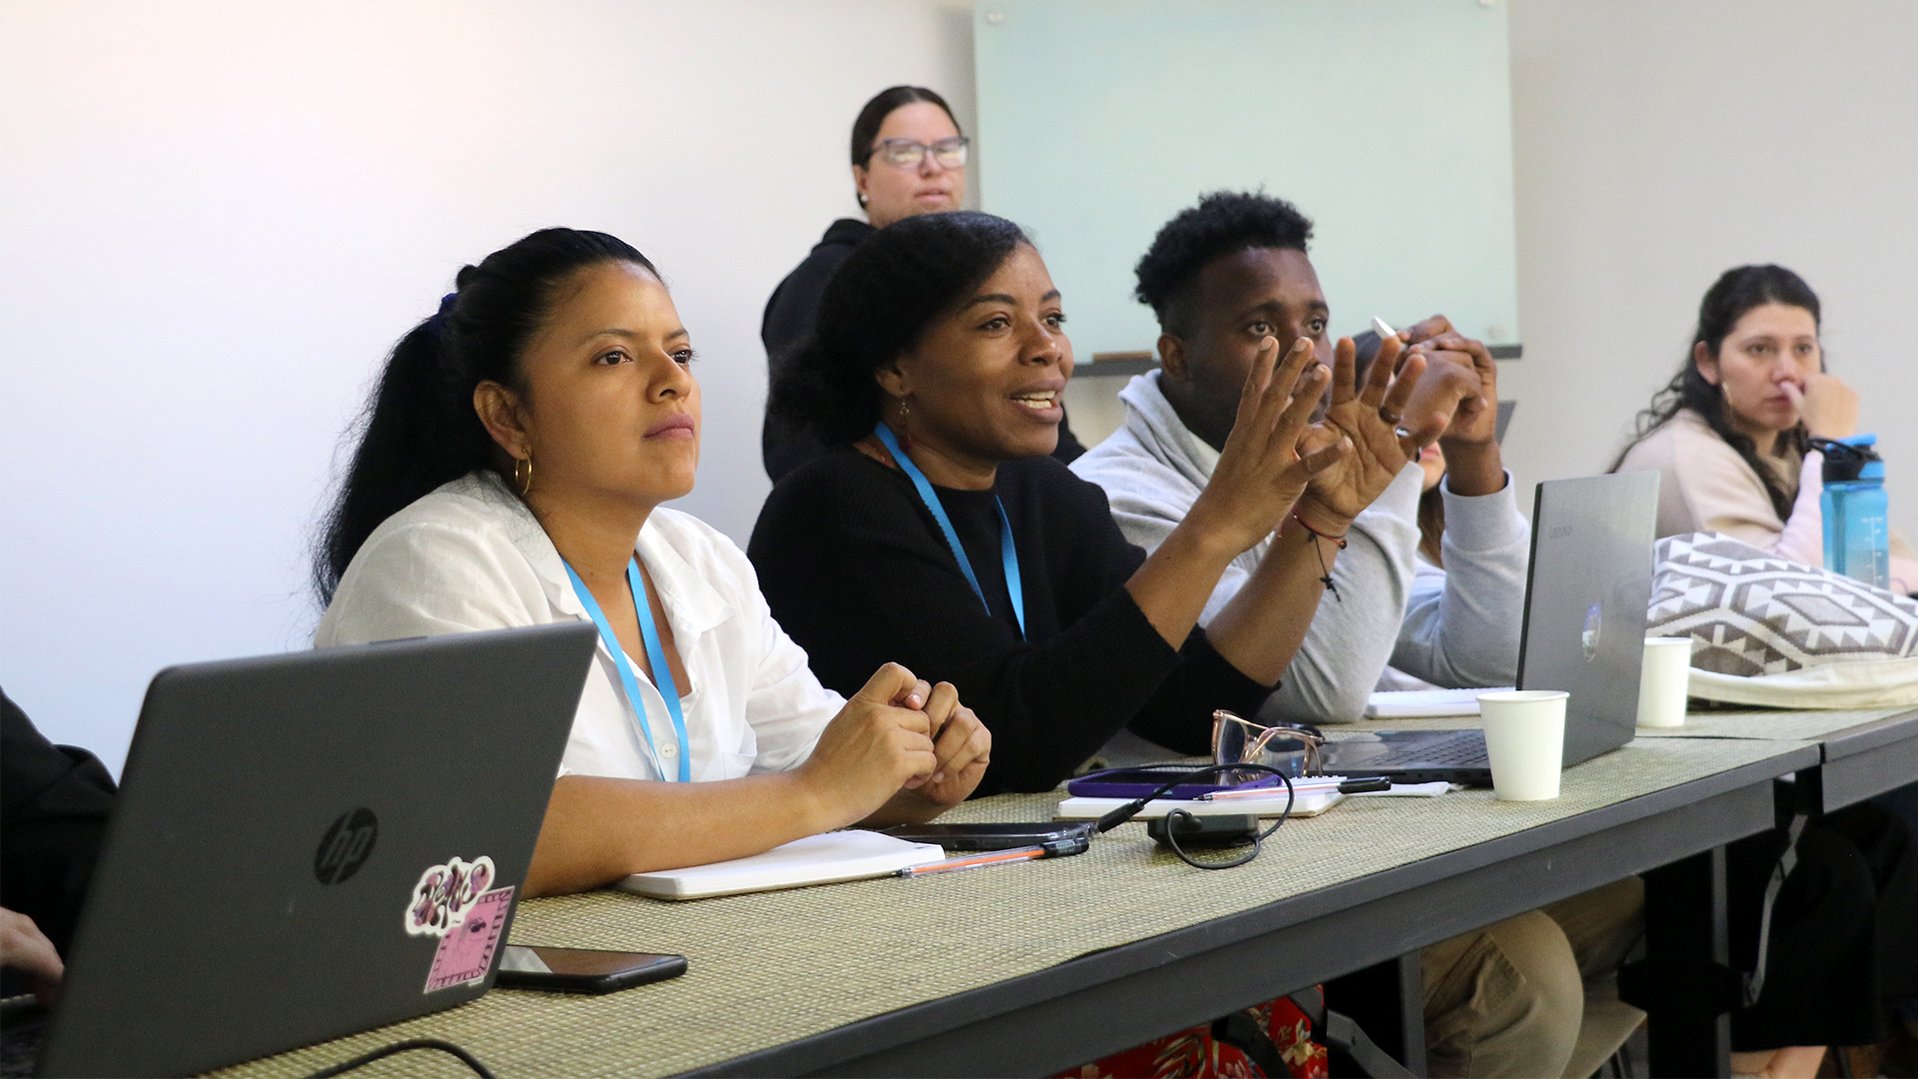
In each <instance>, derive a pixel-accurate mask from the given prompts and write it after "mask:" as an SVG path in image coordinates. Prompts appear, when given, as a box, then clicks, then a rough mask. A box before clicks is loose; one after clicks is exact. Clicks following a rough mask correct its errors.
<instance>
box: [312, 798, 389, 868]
mask: <svg viewBox="0 0 1918 1079" xmlns="http://www.w3.org/2000/svg"><path fill="white" fill-rule="evenodd" d="M379 838H380V819H379V818H378V817H375V816H374V815H373V811H372V810H370V809H367V808H365V807H363V806H362V807H360V808H358V809H354V810H353V811H351V812H348V813H342V814H340V815H339V817H338V818H336V819H335V820H334V821H333V826H332V827H330V828H328V829H327V830H326V835H324V836H322V837H321V838H320V847H319V849H318V850H316V851H314V852H313V875H314V876H316V877H318V878H320V883H321V884H339V883H342V882H344V881H346V880H347V879H349V878H350V877H352V876H353V874H355V873H358V872H359V871H360V867H361V866H363V865H365V864H366V860H367V858H369V857H371V856H372V854H373V844H374V843H375V842H377V841H378V840H379Z"/></svg>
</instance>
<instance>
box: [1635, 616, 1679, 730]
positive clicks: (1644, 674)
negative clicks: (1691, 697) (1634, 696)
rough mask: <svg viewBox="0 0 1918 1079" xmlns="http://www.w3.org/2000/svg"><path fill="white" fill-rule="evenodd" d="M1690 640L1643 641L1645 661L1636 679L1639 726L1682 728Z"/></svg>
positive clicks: (1650, 638)
mask: <svg viewBox="0 0 1918 1079" xmlns="http://www.w3.org/2000/svg"><path fill="white" fill-rule="evenodd" d="M1691 671H1692V639H1691V638H1690V637H1647V638H1645V661H1644V665H1643V666H1642V667H1641V668H1640V669H1639V675H1638V725H1639V726H1641V727H1683V726H1684V725H1685V696H1686V691H1687V689H1688V688H1689V687H1690V686H1691V677H1692V675H1691Z"/></svg>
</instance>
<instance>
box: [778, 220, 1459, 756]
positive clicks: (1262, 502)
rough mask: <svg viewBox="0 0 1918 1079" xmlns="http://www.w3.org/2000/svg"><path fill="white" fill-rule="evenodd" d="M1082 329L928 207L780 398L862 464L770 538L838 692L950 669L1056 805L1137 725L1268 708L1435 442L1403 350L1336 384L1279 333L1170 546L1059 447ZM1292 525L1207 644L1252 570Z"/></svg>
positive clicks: (873, 250)
mask: <svg viewBox="0 0 1918 1079" xmlns="http://www.w3.org/2000/svg"><path fill="white" fill-rule="evenodd" d="M1064 321H1065V312H1064V309H1063V306H1062V303H1061V300H1060V295H1059V290H1058V289H1056V288H1054V287H1053V284H1052V280H1051V277H1050V276H1049V274H1048V273H1047V271H1046V267H1045V262H1044V261H1043V260H1042V259H1041V258H1040V257H1039V253H1038V252H1037V251H1036V250H1034V249H1033V247H1032V244H1031V242H1030V241H1029V240H1027V238H1026V236H1025V234H1024V233H1023V232H1021V231H1020V230H1019V227H1018V226H1017V225H1014V224H1013V223H1012V222H1010V221H1007V220H1004V219H1003V218H998V217H993V216H991V215H988V214H979V213H966V212H960V213H949V214H931V215H925V216H919V217H911V218H907V219H906V220H903V221H900V222H897V223H895V224H893V225H891V226H889V227H888V228H885V229H881V230H879V231H878V232H877V233H875V234H874V235H873V236H872V237H870V238H869V239H867V240H866V242H865V243H864V244H863V245H862V246H861V247H860V249H859V250H858V251H856V252H854V253H853V255H852V256H851V257H850V258H848V259H847V260H846V261H845V263H844V264H842V265H841V266H840V268H839V271H838V273H837V274H835V275H834V277H833V279H832V282H831V284H830V285H829V286H828V288H827V290H826V295H825V298H824V303H823V305H822V307H821V311H820V319H819V330H818V335H817V337H816V339H815V343H814V345H813V346H812V347H811V348H809V349H808V351H807V352H806V353H805V355H804V356H803V357H802V358H801V362H799V363H797V364H795V365H794V366H793V367H792V368H790V369H789V370H788V372H787V377H786V378H785V379H783V380H782V381H781V382H780V383H778V384H777V385H776V386H775V387H774V394H773V405H774V407H775V409H780V410H783V412H784V414H785V415H786V416H788V417H790V418H791V419H793V420H795V421H797V422H801V423H804V424H806V425H808V426H809V427H811V428H812V430H814V431H815V432H816V433H817V434H818V435H819V436H820V438H821V440H822V441H824V442H825V443H827V444H828V445H833V446H836V447H837V448H836V449H834V450H832V451H831V452H829V453H827V454H826V455H825V456H823V457H821V458H819V459H818V460H816V461H813V462H812V463H810V464H808V465H806V466H804V467H802V468H800V469H799V470H798V471H795V472H794V473H792V474H791V475H789V476H788V477H786V479H784V480H782V481H781V482H780V483H779V484H778V486H776V487H775V488H774V489H773V493H772V496H771V497H770V498H769V499H768V500H767V502H766V505H765V508H764V509H763V510H762V511H761V512H760V516H759V522H758V524H757V525H756V526H755V527H754V529H753V536H752V542H751V543H750V545H749V546H748V550H747V553H748V555H749V556H750V557H751V558H752V560H753V563H754V565H755V566H756V567H757V568H758V570H759V576H760V582H761V585H762V587H763V588H764V589H765V590H766V598H767V600H768V602H769V603H771V605H772V608H773V612H774V615H775V616H776V617H777V618H778V619H779V622H780V624H781V625H782V626H784V627H785V628H786V630H787V632H789V633H791V634H792V635H793V639H794V640H796V641H799V642H800V644H801V646H802V647H804V648H805V649H806V651H807V654H808V656H809V658H810V661H811V663H812V666H813V670H815V671H816V672H818V674H819V676H820V679H821V680H822V681H824V682H825V683H826V684H827V685H845V684H847V683H848V682H849V680H850V679H851V678H852V676H853V672H854V671H856V670H858V669H859V668H860V667H862V666H865V665H867V663H868V660H869V657H871V656H872V655H875V654H877V653H879V652H882V651H883V652H886V653H888V654H891V655H896V656H898V657H899V658H900V660H901V661H902V662H905V663H907V664H909V665H912V666H913V667H914V669H917V670H925V671H929V672H937V674H938V676H939V677H942V678H947V679H950V680H951V681H952V682H953V684H954V685H956V686H957V687H958V688H959V692H960V694H961V695H962V696H964V697H965V699H966V700H967V701H968V702H970V703H971V704H972V706H973V707H974V708H976V709H978V711H979V716H980V719H981V721H982V722H984V723H985V724H986V725H987V726H989V727H990V728H991V729H992V731H993V739H994V745H993V759H992V763H991V765H990V766H989V767H988V769H987V772H986V776H985V778H984V780H982V781H981V784H980V788H979V789H980V791H981V792H985V791H1003V790H1046V789H1049V788H1051V787H1053V786H1054V785H1056V784H1057V783H1059V782H1060V781H1061V780H1063V779H1064V778H1065V777H1066V776H1067V775H1068V774H1070V773H1071V771H1072V770H1073V768H1075V767H1076V766H1078V765H1079V764H1080V763H1082V762H1084V761H1085V760H1086V758H1088V757H1090V756H1091V755H1092V754H1093V753H1094V752H1095V751H1097V750H1098V749H1099V748H1100V747H1101V746H1102V745H1104V744H1105V742H1106V741H1107V739H1109V738H1110V737H1111V736H1112V735H1114V734H1116V733H1117V732H1118V731H1119V730H1120V729H1121V728H1124V727H1126V726H1128V725H1130V726H1131V727H1132V728H1133V729H1135V730H1136V731H1137V732H1138V733H1140V734H1143V735H1144V736H1146V737H1147V738H1150V739H1151V740H1152V741H1155V742H1157V743H1159V744H1161V745H1165V746H1170V747H1173V748H1174V749H1176V750H1178V751H1181V752H1186V753H1205V752H1208V751H1209V749H1210V737H1211V729H1212V713H1213V710H1215V709H1220V708H1226V709H1232V710H1235V711H1241V712H1242V714H1247V715H1250V714H1251V713H1250V712H1245V711H1244V710H1245V709H1256V708H1257V706H1258V704H1259V703H1260V702H1261V701H1263V700H1264V699H1265V697H1266V696H1267V695H1268V694H1270V692H1271V691H1272V687H1273V685H1274V683H1276V682H1277V681H1278V677H1279V674H1280V672H1282V671H1283V670H1284V669H1285V666H1286V664H1287V663H1289V662H1290V661H1291V658H1292V655H1293V653H1294V652H1295V651H1296V650H1297V648H1298V645H1299V642H1300V640H1301V639H1302V638H1303V636H1304V634H1305V627H1306V625H1307V624H1308V623H1309V622H1310V621H1311V618H1312V613H1313V611H1314V610H1315V609H1316V608H1317V606H1318V604H1319V597H1320V594H1321V593H1322V591H1323V590H1324V585H1323V583H1322V582H1323V581H1324V580H1326V579H1327V576H1328V574H1329V572H1330V570H1329V567H1330V566H1331V565H1332V564H1333V561H1334V560H1335V559H1336V558H1337V557H1338V553H1339V548H1340V546H1341V545H1342V541H1341V538H1340V537H1342V536H1343V534H1344V532H1345V530H1346V529H1347V527H1349V525H1350V523H1351V518H1352V517H1353V516H1355V515H1356V514H1357V513H1358V511H1359V510H1360V509H1362V508H1363V507H1364V506H1365V505H1367V504H1369V503H1370V502H1371V501H1372V499H1374V498H1375V497H1377V495H1378V494H1379V492H1380V491H1382V490H1384V489H1385V487H1386V486H1387V484H1389V483H1390V482H1391V480H1392V478H1393V477H1394V476H1396V475H1397V474H1398V471H1399V469H1400V468H1401V467H1402V466H1403V465H1404V464H1405V463H1406V461H1407V459H1408V458H1409V457H1410V456H1411V454H1412V453H1414V452H1416V446H1409V445H1408V443H1409V442H1410V441H1411V440H1410V438H1409V436H1408V437H1401V436H1400V435H1398V434H1397V433H1395V427H1396V425H1397V422H1398V419H1399V416H1400V414H1402V413H1403V412H1404V410H1405V407H1406V401H1407V399H1408V398H1409V397H1410V396H1411V392H1412V389H1413V387H1414V385H1415V384H1416V382H1417V380H1418V377H1419V374H1420V373H1421V372H1422V371H1423V370H1424V360H1423V359H1422V358H1420V357H1416V356H1415V357H1413V358H1412V359H1410V360H1409V361H1407V363H1406V365H1405V367H1404V370H1403V372H1401V373H1400V374H1399V375H1398V376H1397V377H1396V379H1395V378H1394V374H1393V370H1392V368H1393V364H1392V363H1391V362H1390V361H1391V360H1392V359H1393V358H1395V357H1396V356H1397V354H1398V350H1399V343H1398V342H1397V341H1396V340H1394V341H1392V342H1389V343H1388V344H1387V345H1386V346H1385V348H1386V352H1385V353H1383V354H1382V357H1383V358H1384V359H1385V360H1386V361H1387V362H1385V363H1381V364H1375V365H1374V367H1373V371H1372V373H1371V375H1372V377H1369V378H1368V379H1367V380H1366V381H1365V383H1364V385H1363V386H1357V385H1354V381H1353V374H1352V371H1353V364H1352V352H1351V343H1350V342H1349V341H1347V342H1342V343H1341V346H1340V348H1339V351H1338V357H1337V364H1336V374H1334V373H1333V372H1328V370H1327V369H1326V367H1325V366H1324V365H1323V364H1321V363H1320V362H1319V361H1318V359H1317V357H1316V356H1315V353H1314V349H1313V342H1312V341H1310V340H1306V339H1301V340H1300V342H1299V344H1298V345H1297V347H1295V348H1293V349H1291V350H1289V351H1288V352H1287V353H1286V355H1285V356H1284V357H1283V358H1282V359H1281V357H1280V356H1279V354H1278V344H1277V341H1276V340H1275V339H1273V338H1270V337H1268V338H1266V339H1265V341H1264V343H1263V346H1262V347H1261V348H1260V349H1259V351H1258V354H1257V357H1256V359H1253V358H1251V357H1248V361H1247V364H1246V367H1247V370H1246V371H1244V372H1243V373H1242V375H1240V379H1241V381H1242V382H1243V384H1244V390H1243V393H1242V396H1241V398H1240V402H1239V406H1238V412H1237V422H1236V425H1235V426H1234V427H1233V428H1232V432H1231V435H1230V437H1229V438H1227V439H1226V441H1225V445H1224V448H1223V450H1222V451H1221V453H1220V456H1219V462H1218V465H1217V467H1216V468H1215V469H1214V471H1213V474H1212V478H1211V481H1210V483H1209V484H1208V485H1207V486H1206V488H1205V489H1204V491H1203V492H1202V493H1201V494H1200V495H1199V497H1198V500H1197V502H1196V504H1195V505H1194V506H1193V507H1192V509H1191V511H1190V512H1189V513H1188V514H1187V515H1186V518H1185V520H1184V522H1183V523H1182V524H1180V525H1179V526H1178V527H1177V528H1176V529H1175V530H1174V531H1173V533H1172V534H1171V536H1170V538H1169V539H1167V541H1166V542H1165V543H1164V544H1163V545H1162V546H1160V547H1159V548H1158V550H1156V551H1154V552H1153V553H1152V554H1151V555H1150V556H1147V555H1146V554H1145V553H1144V552H1143V551H1141V550H1140V549H1139V548H1137V547H1134V546H1133V545H1131V544H1129V543H1127V542H1126V541H1125V538H1124V537H1123V536H1122V535H1121V534H1120V533H1119V530H1118V526H1117V525H1116V524H1115V523H1114V522H1113V520H1112V515H1111V511H1110V509H1109V508H1108V506H1107V504H1106V498H1105V495H1104V493H1103V492H1102V491H1101V490H1100V489H1099V488H1098V487H1097V486H1094V485H1093V484H1091V483H1088V482H1087V481H1085V480H1082V479H1079V478H1078V477H1077V476H1075V475H1073V474H1072V472H1071V471H1070V470H1069V469H1067V468H1066V467H1065V466H1064V465H1062V464H1060V463H1059V462H1058V461H1056V460H1054V459H1052V458H1051V457H1050V456H1049V454H1050V453H1051V452H1052V450H1053V448H1054V446H1055V444H1056V441H1057V438H1058V424H1059V420H1060V409H1059V395H1060V393H1061V391H1062V390H1063V389H1064V387H1065V384H1066V380H1067V379H1068V378H1069V377H1070V375H1071V373H1072V366H1073V362H1072V346H1071V342H1070V341H1069V340H1067V338H1066V335H1065V332H1064V328H1063V324H1064ZM1328 358H1329V357H1328ZM1328 384H1330V385H1332V386H1333V387H1334V392H1333V403H1332V405H1331V406H1330V409H1329V411H1328V413H1327V418H1326V420H1324V421H1322V422H1321V423H1320V424H1318V425H1309V417H1310V415H1311V413H1312V411H1313V407H1314V406H1315V405H1316V404H1318V403H1319V400H1320V397H1321V394H1322V391H1323V390H1324V389H1325V387H1326V386H1327V385H1328ZM1315 474H1316V475H1318V476H1319V477H1320V478H1319V482H1318V483H1317V484H1316V485H1315V486H1314V489H1313V491H1312V492H1311V493H1308V492H1307V481H1308V479H1311V478H1312V477H1314V475H1315ZM1275 530H1276V531H1277V532H1278V534H1279V537H1280V542H1277V543H1274V544H1273V545H1272V547H1271V550H1270V551H1269V552H1268V554H1267V555H1266V556H1265V557H1264V558H1263V559H1262V560H1261V562H1260V564H1259V566H1258V568H1257V569H1256V570H1255V571H1254V572H1253V573H1252V575H1251V577H1250V579H1249V581H1248V583H1247V584H1246V586H1245V587H1244V588H1242V589H1241V590H1240V592H1239V594H1238V596H1237V597H1236V598H1235V599H1234V600H1233V601H1232V602H1231V603H1230V604H1229V605H1227V606H1226V607H1225V608H1224V610H1223V611H1222V612H1221V613H1220V614H1218V615H1216V616H1215V617H1214V618H1213V620H1212V622H1211V624H1210V625H1209V626H1208V627H1207V628H1206V629H1203V630H1201V629H1198V628H1196V627H1197V621H1198V618H1199V615H1200V613H1201V611H1202V610H1203V609H1204V607H1205V603H1206V600H1207V598H1208V597H1209V596H1210V595H1211V593H1212V590H1213V588H1214V587H1216V586H1217V584H1218V582H1219V579H1220V576H1221V575H1222V574H1223V572H1224V571H1225V569H1226V566H1227V565H1228V564H1229V563H1231V561H1232V560H1233V559H1234V558H1236V557H1237V556H1238V555H1239V554H1240V553H1241V552H1243V551H1245V550H1247V549H1249V548H1251V547H1252V546H1253V545H1254V544H1255V543H1258V542H1259V541H1260V540H1262V539H1265V538H1266V537H1268V536H1271V535H1272V534H1273V533H1274V532H1275Z"/></svg>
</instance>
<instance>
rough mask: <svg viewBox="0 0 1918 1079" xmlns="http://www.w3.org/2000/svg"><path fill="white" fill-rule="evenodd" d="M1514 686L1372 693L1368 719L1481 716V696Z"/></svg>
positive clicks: (1396, 690)
mask: <svg viewBox="0 0 1918 1079" xmlns="http://www.w3.org/2000/svg"><path fill="white" fill-rule="evenodd" d="M1511 688H1512V687H1511V686H1483V687H1479V688H1475V689H1394V690H1383V691H1380V692H1378V693H1374V694H1372V696H1371V698H1370V699H1369V700H1367V701H1366V702H1365V718H1367V719H1423V718H1426V717H1429V716H1475V715H1478V695H1479V694H1481V693H1497V692H1499V691H1501V690H1509V689H1511Z"/></svg>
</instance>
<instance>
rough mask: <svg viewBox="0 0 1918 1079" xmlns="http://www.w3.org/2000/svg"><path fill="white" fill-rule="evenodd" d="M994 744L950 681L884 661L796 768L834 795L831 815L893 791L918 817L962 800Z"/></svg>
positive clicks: (870, 809)
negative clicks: (927, 677) (834, 809)
mask: <svg viewBox="0 0 1918 1079" xmlns="http://www.w3.org/2000/svg"><path fill="white" fill-rule="evenodd" d="M991 751H992V735H991V733H990V732H989V731H987V730H986V728H985V726H984V725H983V724H982V723H980V722H979V717H978V716H976V715H974V714H973V711H972V709H970V708H967V707H966V706H965V705H963V704H961V703H960V702H959V692H958V690H956V689H954V688H953V685H952V683H950V682H940V683H939V684H938V685H931V684H929V683H927V682H926V681H925V680H924V679H922V678H919V677H917V676H915V675H914V674H913V673H912V672H911V671H909V670H907V669H906V668H904V667H902V666H900V665H899V664H897V663H888V664H886V665H884V666H882V667H880V668H879V670H877V671H875V672H874V673H873V676H872V677H871V678H870V679H868V680H867V681H866V684H865V685H864V686H863V687H861V688H860V690H859V692H857V693H855V694H853V695H852V697H851V698H849V699H848V700H847V701H846V706H845V707H844V708H843V709H841V710H840V712H839V714H838V715H836V716H834V717H833V719H832V722H830V723H828V724H827V725H826V729H825V730H824V731H823V732H821V733H820V736H819V742H818V744H817V745H816V746H814V747H813V751H812V755H811V756H810V757H808V758H807V760H806V763H805V764H803V765H801V766H800V769H799V771H800V774H801V777H802V778H804V779H806V780H808V781H810V783H811V785H812V787H813V790H814V791H815V792H816V793H817V795H818V796H820V797H824V798H828V799H831V800H833V801H834V802H835V804H836V805H837V807H838V812H836V813H834V814H832V816H833V817H834V818H836V819H839V820H841V821H842V822H843V823H844V824H852V823H854V822H857V821H861V820H865V819H866V818H868V817H870V816H872V815H873V814H874V813H876V812H878V811H879V810H880V809H881V808H882V807H884V806H886V805H887V804H888V802H892V801H893V800H894V799H902V800H904V801H905V802H908V803H911V804H910V805H907V806H899V805H898V804H897V803H895V808H897V809H901V810H902V811H903V812H904V813H905V814H906V815H907V816H910V817H923V816H929V815H931V812H933V811H936V810H938V809H942V808H944V807H947V806H953V805H957V804H959V803H960V802H963V801H965V799H966V797H967V796H968V795H970V794H971V793H972V792H973V790H974V788H976V787H978V786H979V780H980V779H981V778H982V777H983V776H984V775H985V772H986V765H987V764H988V763H990V760H991ZM915 807H916V809H915ZM922 811H923V812H922Z"/></svg>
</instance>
